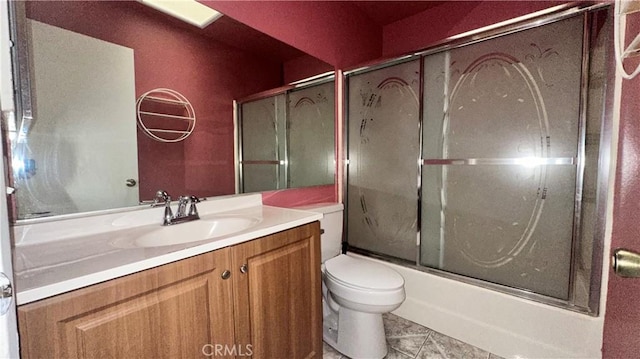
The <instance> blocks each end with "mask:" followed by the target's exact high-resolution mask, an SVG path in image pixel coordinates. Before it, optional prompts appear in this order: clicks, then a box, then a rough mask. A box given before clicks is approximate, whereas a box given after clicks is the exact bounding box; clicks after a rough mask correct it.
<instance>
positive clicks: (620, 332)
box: [602, 13, 640, 358]
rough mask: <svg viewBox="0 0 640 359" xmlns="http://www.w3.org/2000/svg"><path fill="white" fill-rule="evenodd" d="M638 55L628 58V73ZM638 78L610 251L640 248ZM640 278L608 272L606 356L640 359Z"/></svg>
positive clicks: (631, 85) (636, 25) (633, 83)
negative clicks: (639, 227)
mask: <svg viewBox="0 0 640 359" xmlns="http://www.w3.org/2000/svg"><path fill="white" fill-rule="evenodd" d="M627 19H628V21H629V22H630V24H629V25H630V26H629V28H628V30H627V42H628V41H630V39H632V38H633V37H635V35H636V34H638V33H640V13H636V14H634V15H630V16H628V18H627ZM639 64H640V59H639V58H632V59H628V60H625V67H626V69H627V72H631V70H632V69H635V67H636V66H638V65H639ZM639 98H640V76H639V77H636V78H635V79H633V80H625V81H624V82H623V85H622V98H621V106H620V132H619V136H620V137H619V139H618V163H617V168H616V182H615V188H614V200H613V233H612V238H611V250H612V251H613V250H615V249H617V248H626V249H629V250H632V251H636V252H640V230H639V229H638V223H640V176H638V174H640V102H638V99H639ZM639 298H640V279H624V278H621V277H618V276H617V275H614V274H613V273H610V275H609V288H608V292H607V308H606V311H605V321H604V338H603V348H602V352H603V357H604V358H640V340H638V333H640V299H639Z"/></svg>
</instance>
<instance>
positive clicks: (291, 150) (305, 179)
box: [236, 75, 336, 193]
mask: <svg viewBox="0 0 640 359" xmlns="http://www.w3.org/2000/svg"><path fill="white" fill-rule="evenodd" d="M334 92H335V82H334V76H333V75H331V76H323V77H321V78H320V79H317V80H309V81H305V82H304V83H301V84H299V85H297V86H295V85H294V86H288V87H285V88H281V89H276V90H274V91H270V92H267V93H263V94H258V95H256V96H252V97H251V98H249V99H246V100H243V101H240V102H238V103H236V111H237V113H236V121H237V123H238V126H237V128H238V159H239V161H238V162H239V166H238V167H239V170H240V172H239V176H238V184H239V192H241V193H246V192H258V191H269V190H276V189H283V188H297V187H309V186H320V185H327V184H333V183H334V177H335V165H336V164H335V149H334V146H335V142H334V140H333V139H334V135H335V133H334V132H335V116H334V115H335V111H334V109H335V106H334V97H335V96H334Z"/></svg>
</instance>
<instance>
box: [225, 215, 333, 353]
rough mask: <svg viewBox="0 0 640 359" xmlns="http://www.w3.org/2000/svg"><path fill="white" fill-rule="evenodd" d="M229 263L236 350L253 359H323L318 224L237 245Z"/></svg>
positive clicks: (233, 249)
mask: <svg viewBox="0 0 640 359" xmlns="http://www.w3.org/2000/svg"><path fill="white" fill-rule="evenodd" d="M232 262H233V266H234V276H233V281H234V300H235V308H236V312H235V323H236V343H237V346H238V347H243V346H245V347H246V345H249V344H250V345H251V347H250V349H251V352H252V354H253V358H264V359H271V358H321V357H322V301H321V300H322V299H321V284H320V225H319V223H318V222H314V223H312V224H308V225H304V226H301V227H297V228H294V229H291V230H288V231H285V232H280V233H276V234H273V235H270V236H267V237H263V238H261V239H258V240H255V241H251V242H247V243H243V244H240V245H237V246H235V247H233V248H232ZM243 265H246V268H247V269H246V271H245V273H241V272H238V271H239V268H240V267H241V266H243ZM236 273H237V274H238V275H235V274H236Z"/></svg>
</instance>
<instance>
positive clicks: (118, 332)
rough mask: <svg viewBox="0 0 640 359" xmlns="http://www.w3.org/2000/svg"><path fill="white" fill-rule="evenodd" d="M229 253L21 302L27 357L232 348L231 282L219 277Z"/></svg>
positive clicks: (178, 353)
mask: <svg viewBox="0 0 640 359" xmlns="http://www.w3.org/2000/svg"><path fill="white" fill-rule="evenodd" d="M229 251H230V250H229V249H228V248H227V249H221V250H218V251H215V252H210V253H206V254H203V255H199V256H196V257H192V258H189V259H185V260H182V261H179V262H176V263H170V264H167V265H164V266H160V267H157V268H153V269H149V270H146V271H143V272H140V273H136V274H132V275H129V276H126V277H123V278H119V279H114V280H111V281H109V282H105V283H102V284H98V285H94V286H91V287H87V288H84V289H80V290H77V291H74V292H70V293H67V294H62V295H59V296H56V297H53V298H50V299H45V300H42V301H39V302H36V303H32V304H27V305H24V306H22V307H20V308H19V309H18V317H19V327H20V334H21V343H22V345H21V347H22V349H21V350H22V356H23V358H44V357H54V358H196V357H203V354H209V355H213V354H214V353H215V350H216V349H218V350H219V349H220V348H224V346H225V345H227V347H228V348H232V346H233V342H234V337H233V303H232V299H231V293H232V289H231V286H232V283H231V280H224V279H222V278H221V273H222V272H223V271H224V270H226V269H229V264H230V262H229V260H230V258H229ZM221 353H224V351H221ZM227 354H229V353H227Z"/></svg>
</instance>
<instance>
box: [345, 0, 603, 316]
mask: <svg viewBox="0 0 640 359" xmlns="http://www.w3.org/2000/svg"><path fill="white" fill-rule="evenodd" d="M541 23H542V25H540V24H541ZM610 33H611V32H610V24H609V20H608V17H607V10H606V9H604V10H603V9H599V8H598V9H591V10H589V11H585V10H583V11H580V12H571V13H563V14H560V15H556V16H553V17H551V16H550V17H547V18H545V19H544V20H542V21H537V22H536V23H535V25H534V23H528V24H519V25H517V26H512V27H511V28H509V29H503V30H502V31H501V32H493V33H491V34H486V36H484V37H483V38H482V39H478V38H476V39H474V40H473V41H468V42H466V43H458V44H448V45H445V46H442V47H439V48H436V49H432V50H427V51H425V52H423V53H420V54H416V55H412V56H409V57H405V58H402V59H398V60H395V61H391V62H388V63H384V64H380V65H377V66H374V67H369V68H364V69H358V70H355V71H352V72H349V73H347V74H346V84H347V91H348V102H347V107H348V112H347V116H348V119H347V121H348V124H347V126H346V131H347V135H346V136H345V137H346V141H347V149H348V150H347V156H348V169H347V171H346V176H347V179H346V192H347V194H346V203H347V206H346V208H347V210H346V219H347V221H346V223H347V225H346V233H347V241H348V245H349V250H353V251H355V252H358V253H362V254H366V255H370V256H376V257H378V258H382V259H386V260H390V261H393V262H396V263H400V264H404V265H408V266H411V267H414V268H416V269H418V270H424V271H428V272H432V273H434V274H437V275H442V276H445V277H449V278H452V279H457V280H462V281H466V282H469V283H472V284H476V285H480V286H483V287H488V288H491V289H495V290H500V291H503V292H507V293H510V294H514V295H518V296H522V297H527V298H530V299H534V300H538V301H542V302H545V303H550V304H553V305H557V306H561V307H565V308H568V309H572V310H576V311H581V312H586V313H590V314H597V311H598V307H597V303H598V289H599V283H600V268H601V267H600V266H601V263H602V259H601V258H602V257H601V255H602V253H601V241H602V233H601V232H602V230H601V228H600V226H599V221H601V220H602V215H601V213H602V208H603V206H604V204H605V203H606V201H603V199H604V197H603V196H604V195H603V194H604V193H606V188H605V186H602V185H600V186H599V183H600V182H602V181H604V183H606V178H607V173H606V168H605V167H607V166H606V165H607V163H606V156H605V153H604V151H605V149H602V148H605V147H606V146H601V142H603V141H608V139H607V138H606V136H605V135H606V134H605V132H606V131H603V129H604V128H606V123H605V122H604V116H603V113H604V98H605V90H606V89H605V83H606V81H605V79H606V73H605V72H606V71H605V70H606V64H607V49H608V47H607V46H608V45H607V44H608V43H607V40H608V37H609V34H610ZM601 155H602V158H603V159H602V160H601V159H600V156H601Z"/></svg>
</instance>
